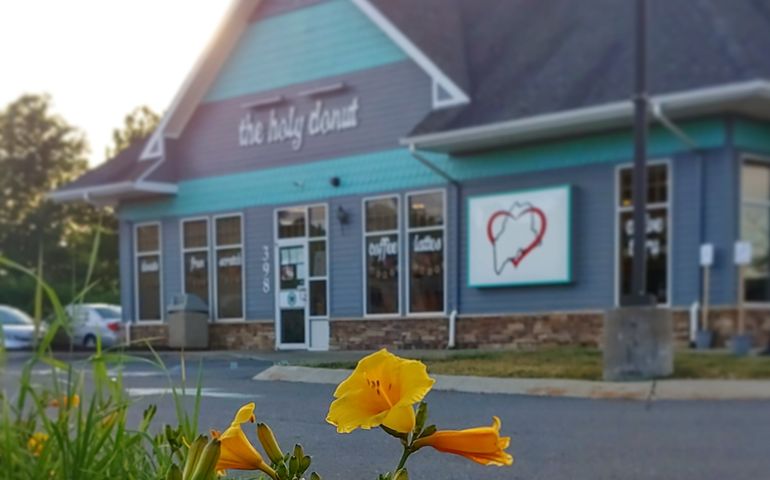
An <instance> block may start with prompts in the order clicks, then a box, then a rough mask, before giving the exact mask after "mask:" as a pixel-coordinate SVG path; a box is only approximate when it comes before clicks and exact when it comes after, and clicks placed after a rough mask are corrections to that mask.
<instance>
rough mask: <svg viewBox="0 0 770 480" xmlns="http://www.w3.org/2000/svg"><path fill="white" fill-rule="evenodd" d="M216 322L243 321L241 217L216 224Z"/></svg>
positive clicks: (220, 219)
mask: <svg viewBox="0 0 770 480" xmlns="http://www.w3.org/2000/svg"><path fill="white" fill-rule="evenodd" d="M214 230H215V235H214V238H215V240H216V245H215V247H216V248H215V252H216V253H215V259H216V262H217V263H216V300H217V302H216V303H217V318H219V319H241V318H243V225H242V217H241V216H240V215H233V216H227V217H218V218H216V219H215V220H214Z"/></svg>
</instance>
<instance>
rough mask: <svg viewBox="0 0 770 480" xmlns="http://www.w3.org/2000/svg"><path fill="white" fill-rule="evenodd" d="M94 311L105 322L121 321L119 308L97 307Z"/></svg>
mask: <svg viewBox="0 0 770 480" xmlns="http://www.w3.org/2000/svg"><path fill="white" fill-rule="evenodd" d="M94 310H96V312H97V313H98V314H99V316H100V317H102V318H103V319H105V320H120V308H118V307H96V308H94Z"/></svg>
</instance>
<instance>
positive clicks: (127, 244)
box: [118, 221, 134, 322]
mask: <svg viewBox="0 0 770 480" xmlns="http://www.w3.org/2000/svg"><path fill="white" fill-rule="evenodd" d="M118 228H119V231H120V233H119V241H118V261H119V262H120V304H121V305H122V306H123V311H122V314H123V321H124V322H129V321H131V320H133V318H134V281H133V279H134V268H133V265H134V262H133V251H134V235H133V227H132V225H131V223H129V222H126V221H121V222H120V225H119V227H118Z"/></svg>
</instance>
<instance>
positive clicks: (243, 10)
mask: <svg viewBox="0 0 770 480" xmlns="http://www.w3.org/2000/svg"><path fill="white" fill-rule="evenodd" d="M261 1H262V0H232V2H231V3H230V7H229V8H228V10H227V13H226V14H225V16H224V19H223V20H222V22H221V23H220V25H219V27H218V28H217V30H216V33H215V34H214V36H213V37H212V39H211V40H210V41H209V44H208V45H207V46H206V48H205V49H204V50H203V52H202V53H201V55H200V56H199V57H198V60H197V61H196V62H195V65H194V66H193V68H192V70H190V72H189V73H188V75H187V77H186V78H185V80H184V82H183V83H182V86H181V88H180V89H179V90H178V91H177V94H176V96H174V99H173V100H172V102H171V106H170V107H169V108H168V111H167V112H166V114H165V115H163V120H161V123H160V125H158V128H157V129H156V130H155V132H153V134H152V137H151V138H150V140H149V141H148V142H147V144H146V145H145V147H144V150H142V154H141V155H140V156H139V160H140V161H143V160H156V159H160V158H163V156H164V153H165V152H164V150H165V147H164V144H165V139H166V138H167V137H168V138H177V137H178V136H179V135H180V134H181V130H182V129H183V128H184V126H185V125H186V123H187V120H189V118H190V116H191V115H192V113H193V111H194V110H195V108H194V107H190V108H182V107H183V106H184V105H186V104H188V103H192V104H194V105H197V104H198V103H200V101H201V99H202V98H203V96H204V95H205V94H206V91H208V88H209V86H210V85H211V83H213V81H214V80H215V79H216V75H217V73H218V72H219V70H220V68H221V66H222V64H223V63H224V61H225V60H226V57H228V56H229V50H230V49H232V48H233V47H234V46H235V43H237V39H238V38H239V37H240V34H241V32H242V31H243V29H244V28H245V27H246V25H248V23H249V17H250V16H251V12H254V10H255V9H256V8H257V7H258V6H259V4H260V3H261ZM218 48H224V49H225V50H227V52H224V53H223V52H216V55H214V53H215V50H216V49H218ZM212 61H213V62H215V63H216V64H217V65H216V67H215V68H211V66H210V65H209V63H210V62H212ZM206 71H209V74H208V75H204V72H206Z"/></svg>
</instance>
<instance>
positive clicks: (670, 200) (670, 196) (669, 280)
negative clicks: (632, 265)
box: [612, 158, 675, 308]
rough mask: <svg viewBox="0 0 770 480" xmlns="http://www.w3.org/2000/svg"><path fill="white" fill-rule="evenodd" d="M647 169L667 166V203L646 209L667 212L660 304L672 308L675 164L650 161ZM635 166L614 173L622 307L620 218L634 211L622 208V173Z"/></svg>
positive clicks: (616, 297) (665, 160)
mask: <svg viewBox="0 0 770 480" xmlns="http://www.w3.org/2000/svg"><path fill="white" fill-rule="evenodd" d="M646 165H647V168H649V167H654V166H658V165H665V166H666V173H667V175H668V178H667V190H666V202H657V203H653V204H651V203H647V205H646V207H647V209H648V210H649V209H650V208H653V209H665V210H666V217H667V218H666V229H667V233H668V235H667V237H668V239H667V242H666V249H667V250H666V251H667V255H668V257H667V258H666V301H665V302H658V303H657V305H658V306H659V307H666V308H667V307H670V306H671V305H672V299H671V294H672V292H673V289H672V286H673V284H674V269H673V268H672V265H673V264H672V259H673V256H674V255H673V254H674V252H673V245H674V230H673V225H674V224H673V221H672V219H673V217H674V185H675V183H674V169H673V162H672V161H671V159H670V158H662V159H654V160H648V161H647V162H646ZM633 166H634V164H633V163H631V162H626V163H621V164H618V165H616V166H615V171H614V172H613V182H614V184H615V195H614V198H613V202H614V203H613V217H614V218H613V233H612V235H613V237H614V244H615V248H614V253H613V255H614V259H613V263H614V265H615V272H614V281H613V290H614V292H613V297H614V302H615V306H616V307H617V306H620V273H621V272H620V237H621V235H620V216H621V214H622V213H626V212H630V211H633V209H634V207H633V205H631V206H629V207H621V206H620V195H621V192H620V189H621V178H620V175H621V172H622V171H623V170H626V169H628V168H633Z"/></svg>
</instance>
